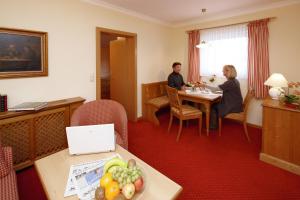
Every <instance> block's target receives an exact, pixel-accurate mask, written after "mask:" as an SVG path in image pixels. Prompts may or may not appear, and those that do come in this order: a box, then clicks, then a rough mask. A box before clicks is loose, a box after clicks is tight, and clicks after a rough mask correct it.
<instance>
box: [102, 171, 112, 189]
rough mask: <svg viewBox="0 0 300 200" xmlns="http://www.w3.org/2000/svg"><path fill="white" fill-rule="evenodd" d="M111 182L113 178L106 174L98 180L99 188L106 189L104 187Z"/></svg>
mask: <svg viewBox="0 0 300 200" xmlns="http://www.w3.org/2000/svg"><path fill="white" fill-rule="evenodd" d="M112 181H113V177H112V174H111V173H109V172H108V173H106V174H104V176H102V178H101V179H100V187H102V188H106V186H107V185H108V184H109V183H111V182H112Z"/></svg>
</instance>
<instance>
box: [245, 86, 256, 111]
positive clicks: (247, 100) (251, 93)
mask: <svg viewBox="0 0 300 200" xmlns="http://www.w3.org/2000/svg"><path fill="white" fill-rule="evenodd" d="M253 96H254V91H253V90H251V89H250V90H248V92H247V94H246V97H245V99H244V102H243V109H244V113H245V114H246V115H247V112H248V108H249V104H250V101H251V100H252V99H253Z"/></svg>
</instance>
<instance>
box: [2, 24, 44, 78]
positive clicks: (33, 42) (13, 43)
mask: <svg viewBox="0 0 300 200" xmlns="http://www.w3.org/2000/svg"><path fill="white" fill-rule="evenodd" d="M47 42H48V35H47V33H46V32H40V31H29V30H20V29H10V28H1V27H0V79H3V78H17V77H34V76H48V55H47V53H48V52H47V50H48V49H47V45H48V44H47Z"/></svg>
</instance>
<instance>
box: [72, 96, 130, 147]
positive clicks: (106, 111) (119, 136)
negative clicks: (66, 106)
mask: <svg viewBox="0 0 300 200" xmlns="http://www.w3.org/2000/svg"><path fill="white" fill-rule="evenodd" d="M109 123H113V124H114V126H115V135H116V141H117V144H119V145H121V146H122V147H124V148H125V149H127V148H128V136H127V115H126V111H125V109H124V107H123V106H122V105H121V104H120V103H118V102H116V101H113V100H95V101H91V102H88V103H85V104H83V105H81V106H80V107H79V108H77V110H76V111H75V112H74V114H73V115H72V118H71V126H82V125H96V124H109Z"/></svg>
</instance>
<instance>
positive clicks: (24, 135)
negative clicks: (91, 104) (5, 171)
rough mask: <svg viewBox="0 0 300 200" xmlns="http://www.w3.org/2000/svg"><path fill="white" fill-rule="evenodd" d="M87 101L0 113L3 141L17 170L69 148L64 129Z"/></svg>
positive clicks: (0, 137) (68, 101)
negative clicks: (10, 148)
mask: <svg viewBox="0 0 300 200" xmlns="http://www.w3.org/2000/svg"><path fill="white" fill-rule="evenodd" d="M84 101H85V99H83V98H81V97H75V98H70V99H63V100H59V101H52V102H49V103H48V106H47V107H46V108H43V109H41V110H39V111H21V112H5V113H0V140H1V142H2V144H3V145H4V146H11V147H12V148H13V157H14V167H15V169H16V170H19V169H23V168H25V167H27V166H30V165H32V164H33V162H34V160H36V159H39V158H42V157H45V156H47V155H49V154H52V153H54V152H57V151H59V150H62V149H65V148H67V139H66V132H65V127H66V126H69V125H70V118H71V116H72V114H73V112H74V111H75V110H76V108H78V107H79V106H80V105H82V104H83V102H84Z"/></svg>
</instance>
